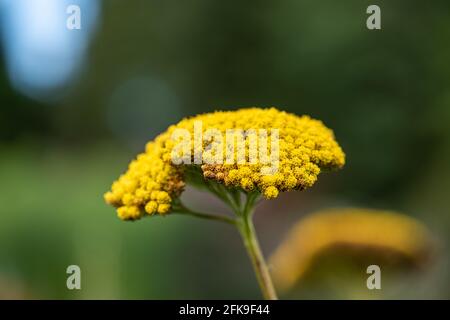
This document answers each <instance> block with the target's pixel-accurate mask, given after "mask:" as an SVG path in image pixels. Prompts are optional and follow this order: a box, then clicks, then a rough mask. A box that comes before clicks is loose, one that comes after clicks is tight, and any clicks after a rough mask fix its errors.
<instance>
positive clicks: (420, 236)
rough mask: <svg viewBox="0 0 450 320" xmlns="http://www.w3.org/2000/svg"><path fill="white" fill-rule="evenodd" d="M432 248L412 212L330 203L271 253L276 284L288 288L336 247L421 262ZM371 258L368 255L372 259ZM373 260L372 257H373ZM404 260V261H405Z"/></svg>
mask: <svg viewBox="0 0 450 320" xmlns="http://www.w3.org/2000/svg"><path fill="white" fill-rule="evenodd" d="M430 249H431V241H430V236H429V233H428V231H427V229H426V228H425V227H424V226H423V225H422V224H421V223H420V222H418V221H416V220H415V219H413V218H410V217H408V216H405V215H402V214H398V213H393V212H388V211H379V210H370V209H358V208H347V209H329V210H325V211H322V212H318V213H315V214H313V215H311V216H309V217H307V218H305V219H303V220H301V221H300V222H298V223H297V224H296V225H295V226H294V227H293V228H292V230H291V231H290V233H289V234H288V236H287V237H286V239H285V240H284V241H283V242H282V244H281V245H280V247H279V248H278V249H277V250H276V252H275V254H274V255H273V256H272V259H271V261H272V265H273V276H274V279H275V282H276V283H277V284H278V287H279V288H281V289H285V290H286V289H289V288H291V287H292V286H293V285H295V284H296V283H297V282H299V281H300V279H302V278H303V277H304V276H305V275H306V273H308V271H310V270H311V269H312V268H313V266H315V261H316V260H319V259H320V258H322V255H324V254H331V253H333V252H335V253H338V254H340V258H341V259H342V258H343V255H345V254H348V255H351V256H352V259H353V261H356V260H355V258H356V257H355V255H356V256H360V257H361V256H366V257H370V258H371V259H372V260H373V258H376V259H375V261H381V262H395V261H398V262H401V263H402V264H403V265H409V266H410V267H412V268H413V267H415V266H420V265H422V264H423V263H424V262H425V261H427V257H428V256H429V253H430V251H431V250H430ZM369 260H370V259H369ZM372 260H371V261H372ZM405 262H406V264H405Z"/></svg>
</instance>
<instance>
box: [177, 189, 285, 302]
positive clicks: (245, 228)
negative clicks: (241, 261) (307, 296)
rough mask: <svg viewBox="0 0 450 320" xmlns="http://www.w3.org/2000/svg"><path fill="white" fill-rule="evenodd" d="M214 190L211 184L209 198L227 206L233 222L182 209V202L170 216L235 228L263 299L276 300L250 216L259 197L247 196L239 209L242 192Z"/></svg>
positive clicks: (227, 218) (224, 217)
mask: <svg viewBox="0 0 450 320" xmlns="http://www.w3.org/2000/svg"><path fill="white" fill-rule="evenodd" d="M217 187H218V186H217V185H214V184H211V185H210V188H208V189H209V190H210V192H211V193H212V194H214V195H215V196H217V197H218V198H219V199H221V200H222V201H223V202H225V203H226V204H227V205H229V206H230V208H231V209H232V210H233V212H234V213H235V215H236V218H231V217H227V216H224V215H213V214H208V213H202V212H197V211H194V210H191V209H189V208H187V207H186V206H184V205H183V204H182V203H181V201H180V202H178V203H177V204H176V205H174V211H173V212H174V213H179V214H187V215H190V216H194V217H197V218H201V219H207V220H215V221H220V222H225V223H227V224H231V225H235V226H236V227H237V229H238V231H239V233H240V235H241V238H242V241H243V243H244V246H245V249H246V250H247V253H248V256H249V258H250V261H251V263H252V266H253V270H254V272H255V275H256V279H257V281H258V284H259V287H260V289H261V293H262V295H263V297H264V299H266V300H277V299H278V298H277V294H276V292H275V288H274V285H273V282H272V278H271V276H270V273H269V268H268V267H267V263H266V260H265V259H264V255H263V253H262V251H261V248H260V246H259V242H258V238H257V236H256V232H255V227H254V225H253V213H254V208H255V203H256V201H257V200H258V198H259V193H257V192H252V193H246V195H247V198H246V201H245V203H244V205H243V208H242V201H241V192H240V191H239V190H237V189H233V190H227V189H225V188H223V189H218V188H217Z"/></svg>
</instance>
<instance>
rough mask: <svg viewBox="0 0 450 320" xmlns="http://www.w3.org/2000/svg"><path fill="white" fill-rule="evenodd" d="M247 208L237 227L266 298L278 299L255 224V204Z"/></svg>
mask: <svg viewBox="0 0 450 320" xmlns="http://www.w3.org/2000/svg"><path fill="white" fill-rule="evenodd" d="M247 210H248V211H244V212H243V214H242V215H241V216H240V217H239V219H238V224H237V227H238V230H239V232H240V234H241V236H242V240H243V241H244V245H245V248H246V249H247V252H248V255H249V257H250V260H251V261H252V265H253V269H254V271H255V274H256V278H257V280H258V283H259V287H260V288H261V292H262V294H263V297H264V299H266V300H277V299H278V298H277V294H276V292H275V288H274V286H273V283H272V278H271V276H270V273H269V268H268V267H267V263H266V261H265V259H264V255H263V254H262V251H261V248H260V246H259V243H258V238H257V237H256V232H255V228H254V226H253V219H252V216H253V206H251V207H248V209H247Z"/></svg>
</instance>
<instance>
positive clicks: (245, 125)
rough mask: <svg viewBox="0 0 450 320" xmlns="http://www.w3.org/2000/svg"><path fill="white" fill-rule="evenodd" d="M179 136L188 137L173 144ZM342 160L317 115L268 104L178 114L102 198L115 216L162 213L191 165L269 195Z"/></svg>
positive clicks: (308, 182)
mask: <svg viewBox="0 0 450 320" xmlns="http://www.w3.org/2000/svg"><path fill="white" fill-rule="evenodd" d="M180 133H181V134H180ZM186 136H187V137H189V138H191V140H188V141H187V142H186V140H185V141H184V144H181V148H180V143H179V142H180V141H179V140H180V138H183V139H185V138H186ZM224 137H225V138H224ZM235 139H236V145H235ZM239 139H241V140H239ZM230 141H231V143H230ZM239 143H241V144H240V145H239ZM252 146H257V148H256V149H255V148H251V147H252ZM174 155H175V156H178V158H177V159H182V160H183V161H178V162H177V161H174ZM274 155H276V157H275V156H274ZM199 159H200V160H199ZM199 161H200V162H199ZM344 163H345V155H344V153H343V151H342V149H341V148H340V146H339V145H338V143H337V142H336V141H335V139H334V134H333V132H332V131H331V130H330V129H328V128H327V127H325V126H324V124H323V123H322V122H321V121H319V120H314V119H312V118H310V117H308V116H301V117H299V116H296V115H294V114H289V113H286V112H283V111H279V110H277V109H275V108H269V109H260V108H248V109H240V110H237V111H217V112H213V113H206V114H201V115H198V116H195V117H192V118H187V119H183V120H182V121H180V122H179V123H178V124H176V125H173V126H170V127H169V128H168V129H167V131H166V132H164V133H162V134H161V135H159V136H158V137H157V138H156V139H155V140H154V141H152V142H150V143H148V144H147V148H146V151H145V152H144V153H143V154H140V155H139V156H138V157H137V159H136V160H134V161H132V162H131V164H130V166H129V168H128V171H127V172H126V173H125V174H124V175H122V176H121V177H120V178H119V179H118V180H117V181H116V182H114V183H113V186H112V189H111V191H110V192H108V193H106V194H105V200H106V202H107V203H109V204H112V205H114V206H116V207H117V208H118V211H117V212H118V215H119V217H120V218H122V219H137V218H140V217H141V216H142V215H144V213H145V212H146V213H148V214H153V213H160V214H165V213H167V212H168V211H169V210H170V209H171V205H172V203H173V201H174V199H176V198H177V197H178V196H179V195H180V193H181V192H182V190H183V187H184V180H185V177H184V173H185V169H186V168H187V167H198V169H199V171H200V172H201V174H202V175H203V177H204V179H207V180H211V181H215V182H217V183H221V184H223V185H225V186H226V187H229V188H238V189H240V190H243V191H245V192H250V191H258V192H261V193H262V194H263V196H264V197H265V198H267V199H272V198H276V197H277V196H278V195H279V193H280V192H283V191H290V190H303V189H305V188H308V187H311V186H312V185H313V184H314V183H315V181H316V180H317V176H318V175H319V173H320V172H321V171H322V170H327V169H338V168H341V167H342V166H343V165H344Z"/></svg>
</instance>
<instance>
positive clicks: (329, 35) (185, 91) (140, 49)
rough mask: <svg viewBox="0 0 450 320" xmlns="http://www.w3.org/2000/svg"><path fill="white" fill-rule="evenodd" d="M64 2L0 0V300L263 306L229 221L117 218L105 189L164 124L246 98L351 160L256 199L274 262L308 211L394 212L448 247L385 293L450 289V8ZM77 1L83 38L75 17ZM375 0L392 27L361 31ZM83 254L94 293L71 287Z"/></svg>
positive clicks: (448, 293)
mask: <svg viewBox="0 0 450 320" xmlns="http://www.w3.org/2000/svg"><path fill="white" fill-rule="evenodd" d="M56 1H57V2H58V3H59V4H58V5H59V7H58V6H56V5H54V4H53V5H52V3H53V2H55V1H53V0H39V1H37V0H36V1H27V0H17V1H10V0H0V19H1V21H0V26H1V36H2V38H1V39H2V41H1V44H0V49H1V50H0V298H38V299H47V298H60V299H79V298H80V299H88V298H98V299H109V298H121V299H166V298H172V299H179V298H192V299H197V298H205V299H213V298H259V297H260V294H259V290H258V287H257V283H256V281H255V278H254V275H253V273H252V270H251V265H250V262H249V260H248V258H247V256H246V253H245V251H244V249H243V247H242V245H241V243H240V239H239V236H238V234H237V232H236V231H235V230H233V229H232V228H230V227H228V226H226V225H220V224H215V223H213V222H207V221H197V220H195V219H192V218H188V217H182V216H170V215H169V216H168V217H164V218H160V217H157V218H151V219H144V220H141V221H139V222H136V223H130V222H122V221H120V220H119V219H117V218H116V216H115V212H114V210H113V209H112V208H111V207H108V206H107V205H105V204H104V202H103V197H102V195H103V193H104V192H105V191H107V190H108V188H109V187H110V184H111V182H112V181H113V180H114V179H115V178H116V177H118V175H119V174H120V173H122V172H123V171H124V170H125V169H126V166H127V164H128V162H129V161H130V160H131V159H132V158H133V157H134V156H135V155H136V153H137V152H140V151H142V150H143V148H144V144H145V142H146V141H148V140H150V139H152V138H153V137H154V136H155V135H156V134H157V133H159V132H161V131H163V130H164V129H165V128H166V127H167V126H168V125H170V124H172V123H175V122H177V121H178V120H180V119H181V118H182V117H185V116H189V115H194V114H197V113H200V112H208V111H213V110H218V109H221V110H222V109H223V110H229V109H236V108H239V107H246V106H277V107H278V108H280V109H283V110H286V111H289V112H294V113H296V114H299V115H301V114H309V115H311V116H313V117H315V118H318V119H321V120H323V121H324V122H325V124H326V125H327V126H329V127H330V128H332V129H333V130H334V131H335V134H336V136H337V140H338V141H339V143H340V144H341V146H342V147H343V149H344V151H345V152H346V154H347V164H346V167H345V168H344V170H342V171H340V172H337V173H332V174H324V175H322V176H321V177H320V178H319V181H318V183H317V184H316V186H315V187H314V188H312V189H311V190H307V191H304V192H297V193H288V194H283V195H282V196H281V197H279V198H278V199H277V200H273V201H270V202H264V203H262V204H261V205H260V206H259V207H258V212H257V214H256V221H255V223H256V228H257V231H258V235H259V237H260V241H261V244H262V247H263V251H264V252H265V254H266V256H268V255H270V253H271V252H273V250H274V249H275V248H276V246H277V245H278V244H279V242H280V241H281V239H282V238H283V235H284V234H285V232H286V231H287V230H288V229H289V227H290V226H291V225H292V223H293V222H294V221H296V220H297V219H299V218H301V217H302V216H304V215H306V214H308V213H309V212H312V211H314V210H318V209H321V208H326V207H332V206H365V207H373V208H382V209H392V210H397V211H400V212H405V213H407V214H409V215H411V216H414V217H416V218H418V219H420V220H421V221H422V222H424V223H425V225H427V226H428V227H429V228H430V230H431V231H432V233H433V235H434V236H435V238H436V239H437V242H438V243H439V248H438V249H439V250H438V254H437V258H436V261H435V262H434V264H433V265H432V266H431V267H430V268H429V269H428V270H426V271H425V272H423V273H420V274H417V275H415V276H414V279H413V280H412V281H411V279H407V280H405V281H404V283H403V284H402V286H401V287H400V289H399V290H395V293H392V294H391V293H388V294H386V295H385V296H384V297H386V298H401V299H402V298H449V297H450V286H449V284H450V274H449V264H450V254H449V253H448V248H449V246H450V233H449V228H450V215H449V208H450V198H449V196H448V194H449V191H450V165H449V164H450V125H449V124H450V59H449V57H450V42H449V41H448V40H449V39H450V10H449V9H450V4H449V2H448V1H444V0H441V1H433V2H432V3H426V2H423V1H406V0H398V1H384V0H378V1H376V3H374V2H372V1H360V0H349V1H345V2H343V1H339V2H337V1H332V0H320V1H300V0H286V1H264V2H258V3H255V2H243V1H221V2H219V1H208V0H194V1H173V0H166V1H156V0H154V1H144V0H133V1H125V0H108V1H85V0H84V1H83V0H78V1H70V2H68V1H65V0H61V1H58V0H56ZM31 3H34V4H33V5H32V4H31ZM36 3H37V4H38V5H36ZM68 3H78V4H79V5H80V8H81V23H82V29H81V30H67V29H66V27H65V19H66V17H67V16H68V15H67V14H66V12H65V6H66V5H67V4H68ZM370 4H377V5H379V6H380V7H381V18H382V29H381V30H376V31H371V30H368V29H367V28H366V19H367V17H368V15H367V14H366V8H367V6H368V5H370ZM27 12H28V13H27ZM24 13H27V14H24ZM51 19H54V20H51ZM49 21H55V23H54V24H52V23H50V22H49ZM61 21H62V22H61ZM47 32H50V33H47ZM27 41H28V42H27ZM183 198H185V199H186V202H187V203H189V204H191V206H192V207H196V208H203V209H204V210H210V211H214V210H216V211H217V210H219V211H220V212H224V210H225V209H224V207H223V206H221V205H220V204H218V203H217V202H216V201H215V200H214V199H212V198H211V197H209V196H205V195H203V194H201V193H199V192H197V191H195V190H187V191H186V193H185V194H184V195H183ZM217 208H219V209H217ZM71 264H76V265H79V266H80V267H81V270H82V281H81V285H82V290H79V291H77V290H73V291H70V290H68V289H67V288H66V278H67V274H66V268H67V266H68V265H71ZM337 276H338V275H337ZM365 281H366V274H365V273H364V272H362V274H361V286H362V287H365V283H366V282H365ZM330 292H333V294H331V295H330ZM305 296H307V297H319V298H320V297H327V298H338V297H342V296H340V295H339V290H336V288H334V289H333V290H332V291H327V289H326V288H324V289H323V291H320V290H319V291H314V292H311V295H308V293H305ZM367 297H368V296H361V298H367ZM369 297H370V293H369Z"/></svg>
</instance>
